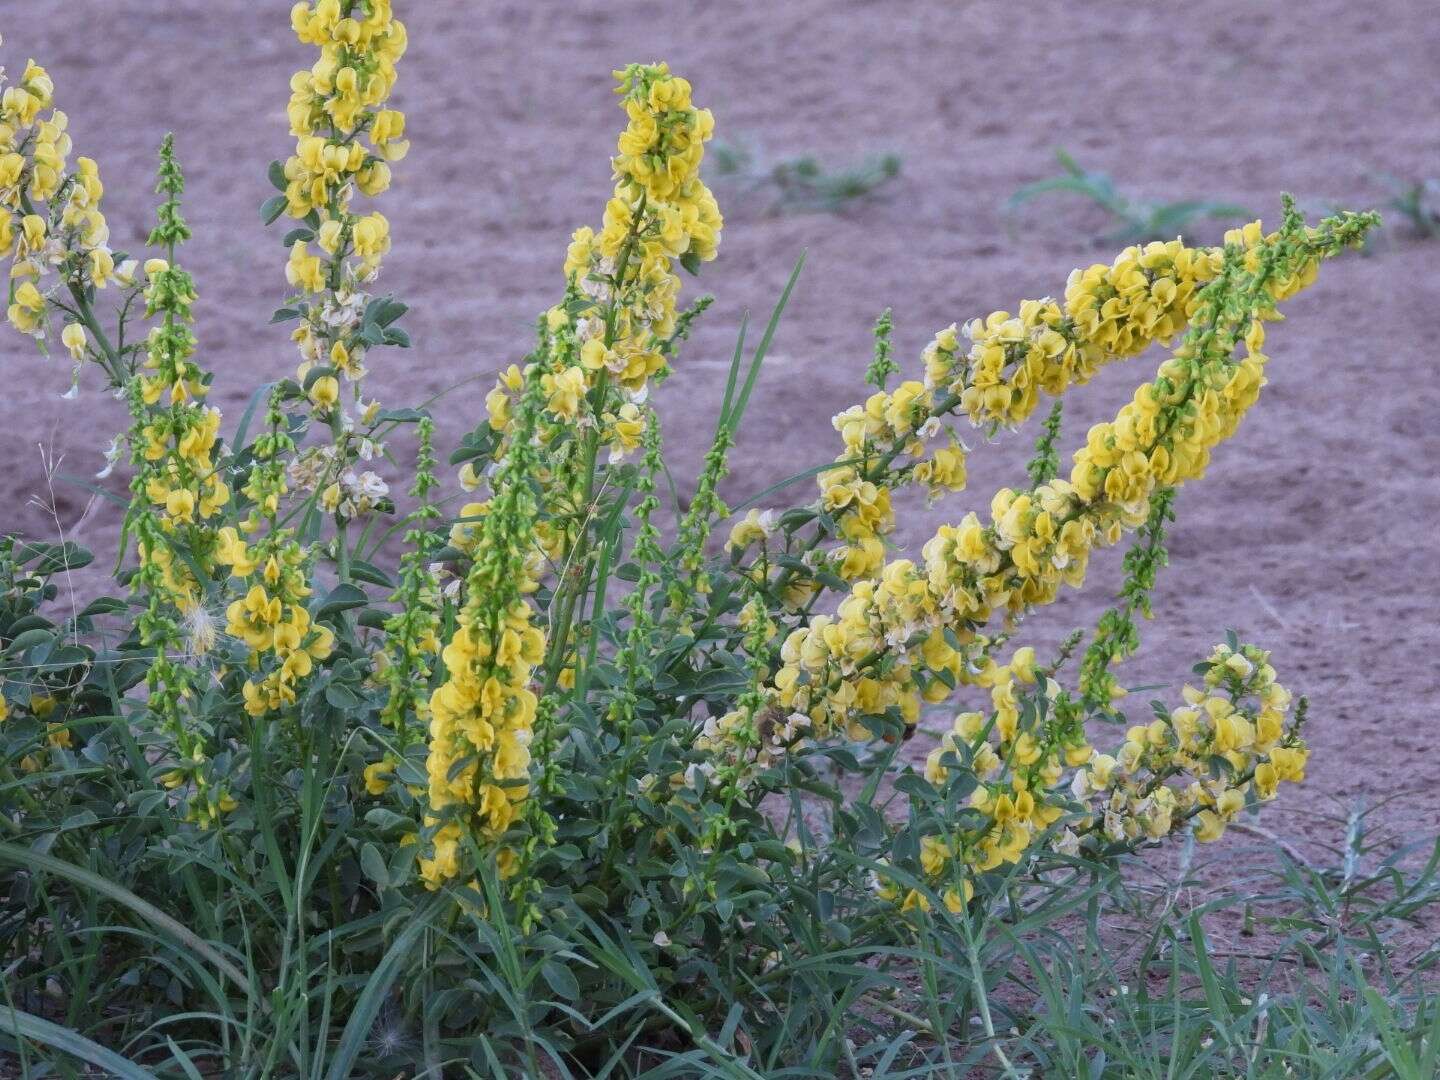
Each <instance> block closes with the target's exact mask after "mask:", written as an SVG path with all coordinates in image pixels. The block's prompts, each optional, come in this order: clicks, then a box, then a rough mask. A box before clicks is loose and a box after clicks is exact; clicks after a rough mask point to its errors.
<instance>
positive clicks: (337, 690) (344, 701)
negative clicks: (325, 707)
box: [325, 682, 362, 713]
mask: <svg viewBox="0 0 1440 1080" xmlns="http://www.w3.org/2000/svg"><path fill="white" fill-rule="evenodd" d="M325 701H326V703H327V704H329V705H330V707H331V708H334V709H339V710H340V711H341V712H345V713H348V712H352V711H354V710H355V709H358V708H359V707H360V705H361V704H362V702H361V699H360V697H359V695H357V694H356V693H355V691H353V690H351V689H350V688H349V687H348V686H346V685H345V684H344V683H337V682H332V683H330V684H329V685H328V686H326V687H325Z"/></svg>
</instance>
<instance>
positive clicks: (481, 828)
mask: <svg viewBox="0 0 1440 1080" xmlns="http://www.w3.org/2000/svg"><path fill="white" fill-rule="evenodd" d="M543 378H544V373H543V372H540V371H537V370H533V369H532V370H531V371H530V372H529V374H528V376H527V377H526V380H525V391H524V395H523V396H522V398H521V401H520V407H519V409H518V410H517V423H516V431H515V436H516V437H515V441H514V443H513V445H512V446H511V448H510V451H509V453H508V454H507V455H506V457H505V460H504V462H503V463H502V465H501V467H500V471H499V473H498V474H497V476H496V477H495V479H494V481H493V487H494V490H495V496H494V498H493V499H491V500H490V501H489V502H488V503H476V504H471V505H470V506H467V507H466V508H465V509H466V515H465V516H472V512H473V516H474V517H476V518H478V519H479V520H478V521H477V522H476V523H475V527H474V528H473V529H466V532H465V535H464V536H463V537H461V539H462V540H465V541H468V542H469V543H471V544H472V548H471V550H472V551H473V552H474V557H475V561H474V562H473V564H472V565H471V567H470V572H469V575H468V576H467V579H466V582H465V585H466V592H465V603H464V606H463V607H462V608H461V610H460V614H459V617H458V619H457V625H456V628H455V631H454V634H453V635H452V636H451V638H450V640H449V641H448V642H447V643H446V645H445V648H444V649H443V651H442V652H441V659H442V661H443V662H444V665H445V681H444V682H443V683H442V684H441V685H440V686H439V687H438V688H437V689H436V690H435V692H434V693H433V694H431V695H430V702H429V715H430V730H429V753H428V756H427V759H426V770H427V772H428V775H429V800H428V801H429V807H428V812H427V814H426V817H425V825H426V828H427V829H430V830H433V831H432V833H431V835H430V837H429V843H430V849H429V852H428V853H427V854H425V855H423V856H422V857H421V858H420V860H419V867H420V876H421V878H422V879H423V880H424V882H425V884H426V885H427V886H428V887H429V888H431V889H438V888H439V887H440V886H441V885H443V884H444V883H445V882H446V881H447V880H449V879H450V878H453V877H455V876H457V875H458V874H460V873H461V868H462V866H463V865H465V860H464V859H463V851H464V845H465V840H466V838H467V837H473V838H475V839H477V840H479V841H481V842H483V843H484V844H485V845H486V846H487V847H489V848H491V849H492V850H494V851H495V855H496V859H497V862H498V865H499V866H500V868H501V871H502V873H504V872H507V868H509V867H513V865H514V858H515V855H514V853H513V852H511V851H510V850H509V849H505V848H498V847H497V846H496V845H497V841H499V839H500V838H501V836H502V835H503V834H504V833H505V831H506V830H507V829H508V828H509V827H510V826H511V824H512V823H513V822H514V820H515V818H516V816H517V814H518V813H519V812H520V807H521V805H522V804H523V802H524V800H525V799H526V797H527V795H528V794H529V779H530V742H531V739H532V737H533V733H534V725H535V719H536V710H537V707H538V705H539V699H538V698H537V696H536V694H535V692H534V690H532V689H531V686H530V683H531V677H532V675H533V673H534V671H535V668H536V667H537V666H539V665H540V664H541V663H542V662H543V661H544V660H545V652H546V638H545V632H544V631H543V630H542V629H541V628H540V627H539V626H536V625H534V623H533V621H532V620H533V618H534V615H535V609H534V607H533V606H532V605H531V603H530V601H529V600H528V599H527V597H528V595H529V594H530V593H532V592H534V591H535V589H536V588H537V580H536V574H537V570H538V564H537V562H536V559H535V551H536V507H535V501H534V495H533V492H532V485H533V484H534V482H535V477H536V474H537V471H538V469H539V465H540V462H539V453H538V449H537V446H536V440H535V436H536V428H537V426H538V424H539V421H540V414H541V411H542V410H543V408H544V399H545V390H544V388H543V387H542V380H543ZM460 527H461V526H457V528H460Z"/></svg>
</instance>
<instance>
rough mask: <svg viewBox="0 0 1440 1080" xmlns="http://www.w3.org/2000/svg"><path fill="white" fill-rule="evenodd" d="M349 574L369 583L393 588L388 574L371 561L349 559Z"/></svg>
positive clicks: (384, 587) (393, 585)
mask: <svg viewBox="0 0 1440 1080" xmlns="http://www.w3.org/2000/svg"><path fill="white" fill-rule="evenodd" d="M350 576H351V577H353V578H355V579H356V580H357V581H363V582H366V583H367V584H370V585H379V586H380V587H381V588H383V589H393V588H395V583H394V582H393V581H391V580H390V576H389V575H388V574H386V573H385V571H383V570H381V569H380V568H379V567H378V566H376V565H374V564H373V563H368V562H362V561H361V560H360V559H351V560H350Z"/></svg>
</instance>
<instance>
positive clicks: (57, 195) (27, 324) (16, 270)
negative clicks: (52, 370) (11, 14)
mask: <svg viewBox="0 0 1440 1080" xmlns="http://www.w3.org/2000/svg"><path fill="white" fill-rule="evenodd" d="M0 78H3V72H0ZM54 91H55V88H54V84H53V83H52V81H51V79H50V76H49V75H48V74H47V73H46V71H45V69H44V68H42V67H40V66H39V65H38V64H36V63H35V61H33V60H31V61H30V62H29V63H27V64H26V66H25V71H24V74H22V75H21V77H20V80H19V82H17V83H16V84H15V85H13V86H10V87H7V88H6V89H5V91H4V93H3V94H0V254H3V255H4V256H5V257H7V258H9V259H11V260H12V264H11V268H10V275H9V277H10V285H9V293H8V300H7V306H6V315H7V318H8V319H9V321H10V324H11V325H12V326H14V327H15V328H16V329H17V330H19V331H20V332H21V333H23V334H29V335H31V336H33V337H35V338H37V339H39V340H43V339H44V337H45V332H46V324H47V318H46V303H47V297H48V296H49V295H50V294H51V292H53V290H54V289H55V288H56V287H57V286H55V285H50V284H47V278H48V276H49V275H50V274H52V273H57V272H58V274H59V277H60V285H62V286H64V285H68V286H70V287H71V288H73V289H74V290H76V291H78V290H81V289H83V288H85V287H86V286H90V285H93V286H95V287H97V288H102V289H103V288H104V287H105V286H106V285H107V284H108V283H109V282H110V280H111V279H112V278H116V277H119V278H121V279H122V280H123V281H124V282H125V283H128V282H129V280H130V277H131V275H132V274H133V272H134V264H133V263H127V264H126V265H125V266H123V267H121V268H119V269H118V270H117V268H116V266H115V259H114V256H113V255H112V253H111V250H110V247H109V239H110V229H109V226H108V225H107V224H106V221H105V216H104V214H102V213H101V211H100V200H101V197H102V196H103V195H104V191H105V188H104V185H103V184H102V183H101V182H100V168H99V166H98V165H96V164H95V162H94V161H92V160H91V159H90V158H87V157H81V158H77V159H76V162H75V168H74V171H73V172H71V171H67V161H68V159H69V156H70V152H71V150H72V146H71V140H70V136H69V134H68V133H67V131H66V127H67V126H68V123H69V121H68V119H67V117H66V116H65V114H64V113H63V112H61V111H60V110H59V109H56V108H55V107H54ZM47 110H48V115H45V116H43V117H42V114H45V113H46V112H47ZM47 204H48V205H47ZM61 343H62V344H63V345H64V346H65V348H66V349H67V350H68V351H69V352H70V354H71V355H72V357H73V358H74V359H75V361H76V364H77V369H78V365H79V363H80V362H81V361H83V360H84V358H85V356H86V348H87V343H88V335H87V331H86V328H85V327H84V326H83V325H81V324H80V323H78V322H72V323H70V324H69V325H67V326H66V327H65V329H64V330H63V331H62V333H61Z"/></svg>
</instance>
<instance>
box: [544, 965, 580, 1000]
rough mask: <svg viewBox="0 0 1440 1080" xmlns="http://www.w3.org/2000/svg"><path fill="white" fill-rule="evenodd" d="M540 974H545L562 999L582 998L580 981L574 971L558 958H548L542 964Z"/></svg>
mask: <svg viewBox="0 0 1440 1080" xmlns="http://www.w3.org/2000/svg"><path fill="white" fill-rule="evenodd" d="M540 974H541V975H542V976H544V979H545V981H546V982H547V983H549V984H550V989H551V990H554V991H555V993H556V995H558V996H559V998H560V1000H561V1001H566V1002H569V1001H578V1000H579V999H580V982H579V980H577V979H576V978H575V975H574V973H573V972H572V971H571V970H570V969H569V968H568V967H566V966H565V965H564V964H562V963H559V962H558V961H556V960H546V961H545V963H543V964H542V965H540Z"/></svg>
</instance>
